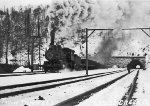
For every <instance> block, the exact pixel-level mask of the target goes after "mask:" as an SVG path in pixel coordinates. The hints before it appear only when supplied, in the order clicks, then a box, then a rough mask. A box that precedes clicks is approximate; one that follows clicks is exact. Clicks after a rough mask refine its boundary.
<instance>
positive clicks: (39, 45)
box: [38, 16, 41, 69]
mask: <svg viewBox="0 0 150 106" xmlns="http://www.w3.org/2000/svg"><path fill="white" fill-rule="evenodd" d="M38 37H39V66H41V56H40V55H41V51H40V50H41V37H40V23H39V16H38ZM39 69H41V67H39Z"/></svg>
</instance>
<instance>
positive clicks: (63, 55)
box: [43, 45, 104, 73]
mask: <svg viewBox="0 0 150 106" xmlns="http://www.w3.org/2000/svg"><path fill="white" fill-rule="evenodd" d="M45 58H46V59H47V61H44V64H43V69H44V71H45V73H46V72H52V73H55V72H59V71H60V70H61V69H65V68H68V69H70V70H77V71H80V70H84V69H85V68H86V59H82V58H81V57H80V56H78V55H77V54H75V51H74V50H72V49H70V48H66V47H64V48H62V47H61V45H50V47H49V49H48V50H46V52H45ZM88 63H89V64H88V68H89V69H97V68H100V67H104V66H103V65H101V64H99V63H97V62H94V61H92V60H88Z"/></svg>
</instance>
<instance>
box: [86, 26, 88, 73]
mask: <svg viewBox="0 0 150 106" xmlns="http://www.w3.org/2000/svg"><path fill="white" fill-rule="evenodd" d="M86 75H88V29H87V28H86Z"/></svg>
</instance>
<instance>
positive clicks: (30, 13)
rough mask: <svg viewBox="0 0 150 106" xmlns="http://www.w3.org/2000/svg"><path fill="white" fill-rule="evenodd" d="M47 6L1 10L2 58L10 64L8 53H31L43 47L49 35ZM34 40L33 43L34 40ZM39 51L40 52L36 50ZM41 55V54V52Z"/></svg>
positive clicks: (0, 46) (0, 48)
mask: <svg viewBox="0 0 150 106" xmlns="http://www.w3.org/2000/svg"><path fill="white" fill-rule="evenodd" d="M46 9H47V7H41V6H38V7H37V8H32V7H28V8H20V9H18V10H16V9H14V8H11V9H5V10H0V60H1V61H3V59H4V60H5V62H6V64H8V55H9V54H11V55H12V56H13V57H15V58H17V55H18V54H22V53H24V54H25V55H28V59H29V55H30V54H31V52H32V46H33V45H34V47H33V48H34V51H38V49H41V50H42V49H43V47H42V46H43V43H44V39H45V38H46V37H47V27H46V23H45V22H46V21H45V12H46ZM33 41H34V43H33V45H32V42H33ZM35 53H38V52H35ZM39 55H40V54H39Z"/></svg>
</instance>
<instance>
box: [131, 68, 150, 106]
mask: <svg viewBox="0 0 150 106" xmlns="http://www.w3.org/2000/svg"><path fill="white" fill-rule="evenodd" d="M133 98H135V99H136V106H150V69H147V70H144V71H140V73H139V77H138V79H137V89H136V92H135V94H134V95H133Z"/></svg>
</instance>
